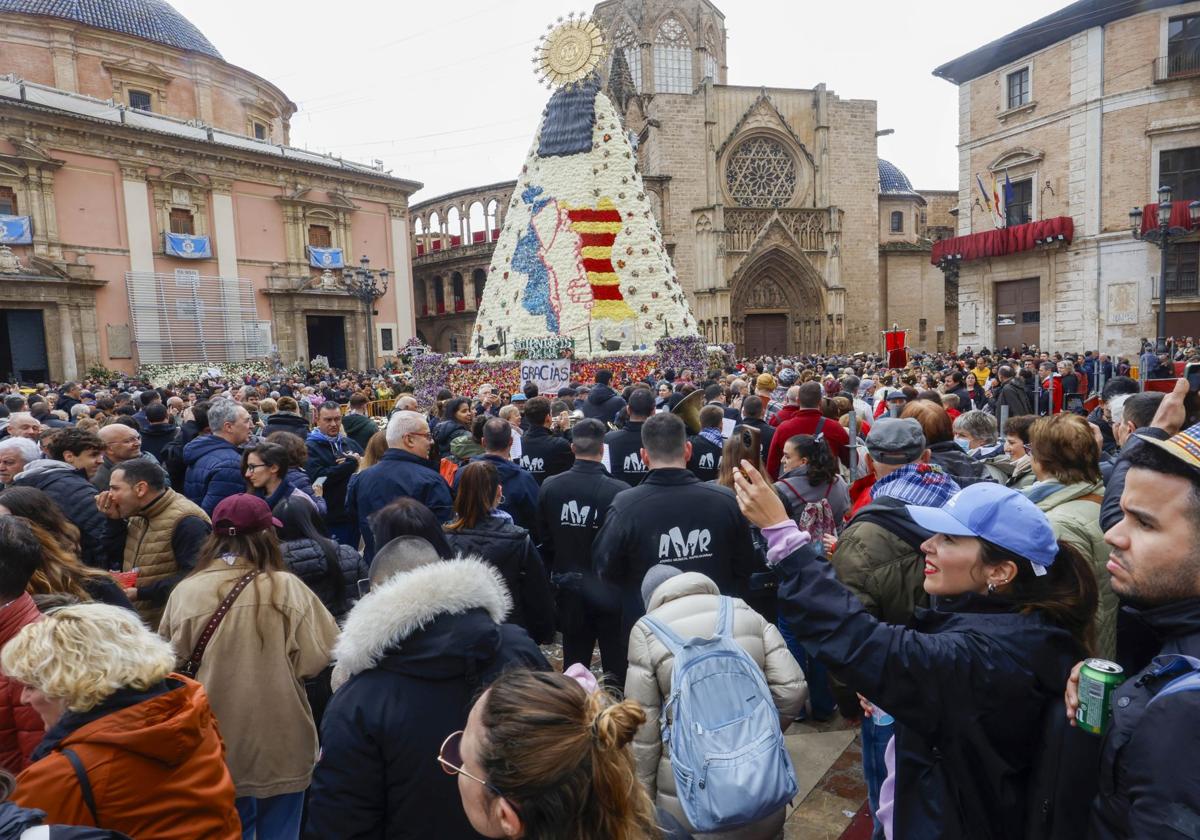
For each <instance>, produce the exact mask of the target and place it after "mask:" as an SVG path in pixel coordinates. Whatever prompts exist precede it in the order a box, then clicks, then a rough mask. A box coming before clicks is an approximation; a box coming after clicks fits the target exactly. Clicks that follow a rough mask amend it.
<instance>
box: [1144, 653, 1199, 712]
mask: <svg viewBox="0 0 1200 840" xmlns="http://www.w3.org/2000/svg"><path fill="white" fill-rule="evenodd" d="M1153 665H1154V667H1153V670H1152V671H1151V673H1152V674H1154V675H1155V676H1171V677H1173V679H1172V680H1171V681H1170V682H1169V683H1167V684H1166V685H1164V686H1163V687H1162V688H1160V689H1159V690H1158V693H1157V694H1155V695H1154V696H1153V697H1151V698H1150V701H1149V702H1148V703H1147V704H1146V706H1147V707H1149V706H1150V705H1151V704H1152V703H1154V701H1155V700H1157V699H1159V698H1160V697H1169V696H1170V695H1172V694H1178V693H1179V692H1181V691H1196V690H1197V689H1200V673H1198V672H1200V659H1197V658H1196V657H1194V656H1185V655H1184V654H1181V653H1172V654H1167V655H1165V656H1156V657H1154V662H1153Z"/></svg>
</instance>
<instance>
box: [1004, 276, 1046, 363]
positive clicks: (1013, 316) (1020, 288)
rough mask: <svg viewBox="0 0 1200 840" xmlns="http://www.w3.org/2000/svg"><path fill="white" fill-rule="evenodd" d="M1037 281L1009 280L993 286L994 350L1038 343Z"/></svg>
mask: <svg viewBox="0 0 1200 840" xmlns="http://www.w3.org/2000/svg"><path fill="white" fill-rule="evenodd" d="M1040 285H1041V281H1040V280H1039V279H1038V278H1036V277H1032V278H1030V279H1028V280H1009V281H1006V282H1004V283H997V284H996V338H995V344H994V346H996V347H1020V346H1021V345H1022V344H1038V343H1039V336H1038V334H1039V332H1040V330H1041V320H1042V316H1041V292H1040V288H1039V287H1040Z"/></svg>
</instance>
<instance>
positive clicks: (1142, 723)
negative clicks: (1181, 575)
mask: <svg viewBox="0 0 1200 840" xmlns="http://www.w3.org/2000/svg"><path fill="white" fill-rule="evenodd" d="M1125 612H1126V613H1127V614H1128V615H1129V616H1130V618H1132V619H1133V620H1134V621H1137V622H1139V623H1143V624H1145V625H1146V627H1148V628H1149V630H1150V631H1152V632H1153V633H1154V634H1155V635H1156V636H1157V638H1158V640H1159V643H1160V644H1161V648H1160V649H1159V650H1157V651H1155V653H1157V654H1158V655H1160V656H1164V657H1168V656H1171V655H1172V654H1175V655H1178V654H1182V655H1184V656H1193V657H1200V598H1188V599H1186V600H1183V601H1175V602H1173V603H1169V604H1162V605H1161V606H1157V607H1153V608H1149V609H1144V610H1135V609H1133V608H1131V607H1126V608H1125ZM1164 664H1165V660H1164ZM1185 671H1186V669H1185V670H1181V671H1178V672H1166V673H1163V672H1162V671H1161V669H1160V668H1159V667H1158V666H1156V665H1155V664H1154V663H1153V662H1152V663H1150V664H1149V665H1147V666H1146V667H1144V668H1142V669H1141V670H1140V671H1139V672H1137V673H1130V674H1128V678H1127V679H1126V680H1125V682H1124V683H1122V684H1121V686H1120V687H1119V688H1117V690H1116V694H1115V695H1114V696H1113V711H1112V724H1111V726H1110V727H1109V730H1108V732H1107V733H1105V735H1104V742H1103V746H1102V747H1101V754H1100V774H1099V775H1100V790H1099V793H1098V795H1097V796H1096V801H1095V804H1094V805H1093V808H1092V821H1091V830H1090V833H1089V835H1088V836H1089V837H1094V838H1099V840H1115V838H1123V837H1139V838H1140V837H1155V838H1158V837H1161V838H1168V837H1170V838H1177V837H1179V838H1182V837H1200V765H1198V764H1197V763H1196V761H1195V758H1194V750H1193V747H1194V746H1195V743H1196V734H1195V733H1196V715H1197V714H1198V713H1200V691H1181V692H1179V693H1176V694H1171V695H1167V696H1164V697H1163V698H1162V699H1161V700H1159V701H1154V698H1155V697H1156V696H1157V695H1158V693H1159V692H1160V691H1162V690H1163V689H1164V688H1165V687H1166V686H1167V685H1168V684H1169V683H1170V682H1171V680H1172V679H1173V678H1174V677H1176V676H1179V675H1180V674H1182V673H1185ZM1152 701H1154V702H1152ZM1080 828H1081V829H1082V826H1080Z"/></svg>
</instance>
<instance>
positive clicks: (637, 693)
mask: <svg viewBox="0 0 1200 840" xmlns="http://www.w3.org/2000/svg"><path fill="white" fill-rule="evenodd" d="M719 597H720V593H719V590H718V589H717V585H716V584H715V583H713V581H712V580H711V579H710V578H708V577H707V576H705V575H702V574H700V573H699V572H685V573H683V574H681V575H676V576H675V577H673V578H669V579H668V580H666V581H665V582H664V583H663V584H662V585H660V586H659V587H658V589H656V590H655V591H654V597H653V598H652V599H651V601H650V604H649V612H650V614H651V615H653V616H654V617H655V618H656V619H658V620H659V621H662V622H664V623H665V624H667V625H668V626H669V627H670V628H671V629H672V630H674V631H675V632H676V633H677V634H678V635H679V636H681V637H682V638H684V639H689V638H693V637H697V636H700V637H704V638H707V637H710V636H712V635H713V631H714V630H715V629H716V626H717V611H718V609H719V606H720V601H719ZM734 602H735V604H736V607H737V608H736V611H735V613H734V620H733V634H734V637H735V638H736V639H737V642H738V644H740V645H741V646H742V647H743V648H745V650H746V652H747V653H749V654H750V656H751V657H752V658H753V659H754V661H755V662H757V663H758V665H759V667H760V668H762V669H763V673H764V674H765V675H766V678H767V685H768V686H769V687H770V689H771V697H772V699H773V700H774V701H775V708H776V709H778V710H779V715H780V718H781V725H782V726H784V727H786V726H787V725H789V724H790V722H791V719H792V718H794V717H795V716H796V715H797V714H799V713H800V712H801V711H802V710H803V709H804V704H805V702H807V700H808V684H807V683H806V682H805V681H804V672H803V671H801V670H800V666H799V664H797V662H796V659H795V657H793V656H792V654H791V652H790V651H789V650H788V649H787V645H786V644H785V643H784V641H783V637H782V636H781V635H779V630H778V628H776V627H775V625H774V624H771V623H769V622H768V621H767V620H766V619H764V618H763V617H762V616H761V615H759V614H758V613H756V612H755V611H754V610H752V609H751V608H750V607H749V606H748V605H747V604H746V603H745V602H744V601H742V600H741V599H739V598H735V599H734ZM674 660H675V657H674V656H673V655H672V654H671V652H670V651H669V650H667V648H666V646H665V645H663V643H662V642H660V641H659V640H658V638H657V637H655V636H654V635H653V633H652V632H651V631H650V629H649V628H648V627H647V626H646V623H645V622H644V621H639V622H638V623H637V624H635V625H634V627H633V630H632V632H631V633H630V634H629V671H628V672H627V674H626V677H625V696H626V697H627V698H629V699H630V700H636V701H637V702H638V703H640V704H641V706H642V709H643V710H644V711H645V713H646V722H645V723H644V724H642V726H641V727H640V728H639V729H638V732H637V735H636V737H635V738H634V741H633V751H634V757H635V758H636V760H637V774H638V779H639V780H640V781H641V782H642V784H643V785H645V787H646V790H647V791H648V792H649V793H650V796H651V797H652V798H653V799H655V802H656V803H657V804H658V805H659V806H661V807H663V808H665V809H667V810H668V811H670V812H671V813H672V814H673V815H674V816H675V817H676V818H677V819H679V820H680V821H684V817H683V810H682V809H681V808H680V806H679V801H678V800H677V799H676V797H675V777H674V775H673V773H672V770H671V760H670V758H669V757H668V756H667V754H666V752H664V750H663V745H662V740H661V734H660V731H659V717H660V712H661V711H662V703H663V698H665V697H667V696H669V695H670V693H671V671H672V670H673V668H674ZM782 816H783V815H782V812H781V813H780V814H779V817H780V820H779V821H780V822H782ZM768 819H770V818H768ZM754 834H755V833H751V834H747V835H745V836H754ZM722 836H726V835H722ZM739 836H740V835H739ZM768 836H769V835H768Z"/></svg>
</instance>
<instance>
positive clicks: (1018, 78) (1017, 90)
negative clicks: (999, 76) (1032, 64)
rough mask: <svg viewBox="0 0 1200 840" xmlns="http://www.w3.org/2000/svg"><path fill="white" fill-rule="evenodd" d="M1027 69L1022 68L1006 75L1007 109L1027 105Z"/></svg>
mask: <svg viewBox="0 0 1200 840" xmlns="http://www.w3.org/2000/svg"><path fill="white" fill-rule="evenodd" d="M1029 93H1030V87H1029V68H1028V67H1022V68H1021V69H1020V70H1014V71H1013V72H1011V73H1009V74H1008V107H1009V110H1011V109H1013V108H1020V107H1021V106H1022V105H1028V104H1029Z"/></svg>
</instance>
